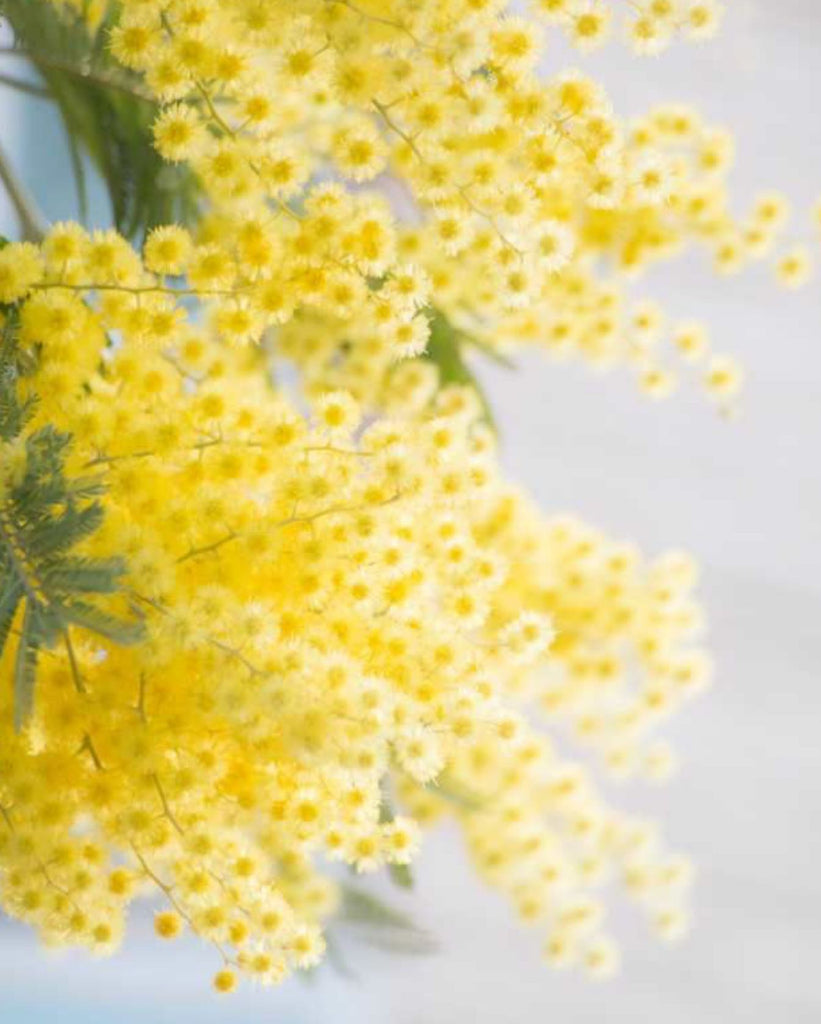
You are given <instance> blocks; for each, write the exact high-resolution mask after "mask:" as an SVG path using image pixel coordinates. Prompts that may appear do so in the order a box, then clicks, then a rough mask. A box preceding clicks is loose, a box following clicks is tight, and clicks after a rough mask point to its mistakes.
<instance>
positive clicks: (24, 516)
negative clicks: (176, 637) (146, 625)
mask: <svg viewBox="0 0 821 1024" xmlns="http://www.w3.org/2000/svg"><path fill="white" fill-rule="evenodd" d="M2 312H3V314H4V316H5V318H6V324H5V326H4V329H3V334H2V343H1V344H0V442H5V443H8V442H13V441H18V442H19V441H20V439H21V438H25V440H24V442H23V443H24V458H23V459H22V460H21V466H20V467H19V471H18V472H14V470H13V468H11V469H10V468H9V467H4V466H3V465H2V463H0V473H3V470H4V468H5V470H6V474H9V476H8V478H6V479H3V481H2V489H0V656H2V654H3V652H4V651H5V648H6V646H7V645H8V644H9V643H12V642H16V650H15V653H14V658H13V670H12V683H13V692H14V724H15V728H16V729H21V728H23V726H24V725H25V724H26V722H27V721H28V719H29V717H30V716H31V712H32V710H33V707H34V691H35V680H36V674H37V663H38V658H39V655H40V652H41V650H42V649H44V648H50V647H54V646H56V645H57V644H63V645H65V648H66V652H67V654H68V658H69V664H70V667H71V670H72V673H73V674H74V681H75V685H76V686H77V688H78V690H82V689H83V683H82V680H81V679H80V676H79V672H78V669H77V664H76V660H75V657H74V651H73V648H72V644H71V635H70V630H71V628H72V627H78V628H81V629H84V630H87V631H89V632H93V633H96V634H98V635H99V636H102V637H105V638H106V639H107V640H110V641H112V642H114V643H121V644H127V643H134V642H136V641H137V640H138V639H139V637H140V635H141V624H140V622H139V621H134V620H132V621H129V620H125V619H121V618H119V617H117V616H115V615H112V614H111V613H110V612H108V611H106V610H105V609H104V608H102V607H100V606H99V605H98V604H97V603H96V600H95V599H96V598H98V597H100V596H102V595H107V594H113V593H115V592H117V591H118V590H119V587H120V578H121V576H122V574H123V572H124V569H125V566H124V563H123V562H122V560H121V559H118V558H110V559H95V558H89V557H86V556H84V555H79V554H77V553H76V552H75V551H74V550H73V549H74V548H76V547H77V545H78V544H80V543H81V542H82V541H84V540H86V539H87V538H88V537H89V536H91V535H92V534H93V533H94V531H95V530H96V529H97V528H98V527H99V526H100V524H101V523H102V519H103V509H102V506H101V505H100V503H99V501H98V500H97V498H98V497H99V495H100V494H101V493H102V490H103V488H102V485H101V482H100V480H99V479H98V478H96V477H92V476H80V477H73V478H70V477H67V476H66V474H65V471H64V466H65V457H66V454H67V452H68V449H69V446H70V443H71V438H70V437H69V435H68V434H65V433H62V432H60V431H58V430H56V429H55V428H54V427H52V426H45V427H41V428H40V429H38V430H36V431H33V432H32V433H30V434H28V436H25V433H24V432H25V428H26V426H27V424H28V422H29V420H30V419H31V414H32V411H33V408H34V405H33V403H32V402H31V401H29V402H21V401H20V397H19V391H18V381H19V379H20V377H21V376H22V375H23V373H24V369H22V368H21V364H24V360H21V358H20V354H19V352H18V349H17V345H16V343H15V322H16V312H15V310H13V309H5V310H3V311H2ZM0 454H2V450H1V449H0ZM4 476H5V474H4ZM21 606H22V608H23V611H22V616H21V617H20V619H19V622H20V625H19V629H17V630H15V629H14V628H13V627H14V623H15V620H16V619H17V618H18V610H19V609H20V607H21Z"/></svg>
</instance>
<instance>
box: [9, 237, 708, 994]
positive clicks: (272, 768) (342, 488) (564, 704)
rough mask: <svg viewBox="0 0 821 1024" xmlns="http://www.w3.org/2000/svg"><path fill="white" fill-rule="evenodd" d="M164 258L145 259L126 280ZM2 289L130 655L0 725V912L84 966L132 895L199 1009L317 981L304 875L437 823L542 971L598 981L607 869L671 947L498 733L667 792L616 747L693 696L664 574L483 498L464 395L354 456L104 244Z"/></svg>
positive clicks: (571, 530)
mask: <svg viewBox="0 0 821 1024" xmlns="http://www.w3.org/2000/svg"><path fill="white" fill-rule="evenodd" d="M182 237H183V236H182V235H180V234H179V233H177V234H172V233H170V232H165V233H163V234H155V235H154V236H152V238H151V239H150V240H149V242H148V244H147V246H146V261H147V262H148V263H150V264H151V265H154V266H156V265H157V263H158V261H161V260H167V259H168V258H169V253H170V251H171V243H172V242H173V244H175V245H176V244H178V243H180V240H181V238H182ZM0 266H1V267H2V274H1V275H0V276H2V280H3V288H4V298H5V299H6V300H7V301H12V300H20V301H19V305H18V315H19V323H20V327H19V331H20V340H21V345H22V346H23V347H24V348H25V349H31V350H33V349H35V348H36V349H37V351H38V353H39V360H38V364H37V370H36V372H35V373H33V374H32V375H31V376H30V377H27V378H25V380H24V383H25V386H26V388H30V389H32V390H33V391H35V392H37V393H39V394H40V395H42V396H45V401H44V402H43V403H42V405H41V408H40V409H39V412H38V416H39V417H42V418H45V419H46V420H48V421H49V422H53V423H56V424H57V425H58V426H59V427H60V428H61V429H64V430H67V431H69V432H70V433H71V435H72V436H73V438H74V448H73V453H72V456H71V459H72V466H73V467H74V468H76V469H78V470H80V469H82V470H84V471H86V472H87V471H89V470H94V471H95V472H99V473H101V474H102V475H103V477H104V480H105V485H106V520H105V525H104V527H103V528H102V529H101V530H99V531H98V532H97V533H95V534H94V535H93V537H92V538H90V539H89V540H88V542H87V549H88V550H87V552H86V553H87V554H88V555H91V556H99V555H104V554H109V553H111V552H117V553H122V554H124V555H125V557H126V561H127V565H128V575H127V579H126V583H125V591H124V595H123V596H122V598H121V600H124V601H127V602H128V603H129V604H130V605H131V606H132V608H134V609H136V610H138V611H139V614H140V615H141V617H142V618H143V620H144V623H145V630H146V632H145V637H144V639H143V641H142V642H141V643H140V644H138V645H136V646H134V647H120V646H117V645H111V644H106V643H105V642H104V641H100V640H98V639H97V638H90V637H88V636H85V635H83V634H82V633H78V634H77V635H76V638H75V642H74V644H72V646H71V648H69V647H67V646H66V647H65V648H63V646H62V645H58V646H57V648H56V649H55V650H54V651H52V652H51V653H50V655H49V656H48V657H46V658H44V659H43V663H42V666H41V670H40V673H39V676H38V698H37V703H36V712H35V717H34V720H33V722H32V724H31V725H30V726H29V728H28V729H27V730H26V731H25V732H24V733H23V734H20V735H17V734H15V733H14V732H13V730H12V727H11V715H10V714H9V713H8V702H9V701H10V700H11V697H12V692H11V688H8V689H6V688H4V690H3V692H2V695H0V700H2V702H3V704H4V705H5V706H4V709H3V714H2V716H0V717H1V718H2V722H3V726H2V729H3V749H4V752H5V754H4V762H3V771H2V784H1V785H0V791H2V797H1V798H0V804H1V805H2V808H3V814H4V817H5V820H6V825H7V828H6V830H5V832H4V833H3V834H2V840H0V841H1V842H2V864H3V900H4V905H5V906H6V908H7V910H8V911H9V912H11V913H13V914H15V915H16V916H19V917H21V918H23V919H25V920H27V921H30V922H31V923H32V924H34V925H35V926H36V927H38V928H39V929H40V930H41V932H42V933H43V935H44V937H45V938H46V939H47V940H48V941H52V942H55V941H56V942H76V943H83V944H87V945H90V946H92V947H94V948H98V949H106V948H109V947H110V946H112V944H113V943H115V942H116V940H117V938H118V937H119V935H120V932H121V930H122V922H123V913H124V909H125V907H126V906H127V904H128V902H129V901H130V899H131V898H133V897H134V896H135V895H137V894H139V893H141V892H143V891H145V890H146V889H151V888H153V889H155V890H157V889H158V890H160V892H161V893H162V895H164V896H165V897H166V898H167V901H168V903H169V908H168V909H167V910H163V911H161V912H160V914H159V915H158V917H157V931H158V933H159V934H160V935H161V936H164V937H171V936H173V935H176V934H177V933H178V932H179V931H180V929H181V928H182V926H183V924H185V925H187V926H188V927H189V928H191V929H192V930H194V931H195V932H197V933H198V934H200V935H202V936H204V937H206V938H207V939H209V940H211V941H212V942H213V943H214V944H215V945H216V947H217V948H218V950H219V952H220V954H221V955H222V956H223V957H224V959H225V963H226V967H225V968H224V969H223V970H222V971H221V973H220V974H219V975H218V976H217V980H216V982H215V983H216V984H217V986H218V987H221V988H224V987H230V986H231V985H232V984H233V978H234V975H233V974H231V973H230V971H231V970H233V969H234V968H240V969H242V970H244V971H247V972H248V973H250V974H251V975H252V976H253V977H256V978H258V979H259V980H261V981H269V982H272V981H276V980H278V979H280V978H281V977H283V976H284V974H285V973H286V972H287V971H288V970H289V969H291V968H292V967H300V966H303V967H304V966H307V965H310V964H312V963H314V962H315V961H316V960H317V959H318V958H319V956H320V955H321V951H322V937H321V930H320V928H319V923H320V922H321V921H322V919H323V918H324V917H325V916H326V915H327V914H329V913H330V912H331V911H332V910H333V908H334V906H335V888H334V886H333V884H332V882H331V881H330V880H329V879H328V878H327V877H326V876H325V875H324V874H323V873H322V871H321V866H322V862H323V860H333V859H336V858H339V859H342V860H344V861H345V862H347V863H349V864H351V865H352V866H354V867H355V868H356V869H358V870H361V871H368V870H373V869H375V868H378V867H379V866H381V865H383V864H386V863H394V864H404V863H406V862H407V861H408V860H409V859H410V857H411V855H412V854H413V852H414V850H415V848H416V845H417V843H418V830H419V825H420V824H425V823H428V822H430V821H433V820H434V819H435V818H436V817H437V815H438V813H439V812H441V811H442V810H451V811H452V812H453V813H454V814H455V815H456V816H457V817H458V818H459V819H460V820H462V821H463V822H464V828H465V832H466V836H467V839H468V841H469V843H470V846H471V848H472V849H473V850H474V851H475V855H476V858H477V862H478V864H479V867H480V870H481V871H482V872H483V873H484V874H486V875H487V876H488V877H489V878H490V879H491V880H493V881H494V882H495V883H496V884H498V885H499V886H500V887H501V888H502V889H504V890H505V891H507V892H509V894H510V895H511V897H512V898H513V899H514V901H515V902H516V904H517V906H518V907H519V908H520V910H521V912H522V914H523V915H524V916H525V917H526V918H529V919H532V920H535V921H540V922H542V923H543V925H545V926H546V928H547V931H548V934H549V941H548V954H547V955H548V958H549V959H550V960H551V961H554V962H564V961H567V960H568V959H569V958H570V957H571V956H576V955H578V956H580V957H583V958H584V959H585V961H586V962H587V964H588V966H589V967H590V969H591V970H592V971H593V972H594V973H601V972H604V971H606V970H607V969H609V968H610V967H612V966H613V962H614V956H615V953H614V952H613V950H612V947H611V943H610V941H609V940H608V939H606V938H605V937H604V936H603V934H602V933H601V931H600V919H601V916H602V910H601V906H600V903H599V902H598V901H597V900H595V899H593V897H592V896H591V892H592V890H593V888H595V887H596V886H597V885H598V884H599V883H600V882H602V881H604V880H606V879H607V878H608V877H609V876H611V875H612V874H613V873H614V872H616V873H618V874H621V875H623V876H624V877H625V879H626V881H627V884H628V885H629V886H630V887H631V888H632V889H634V890H636V891H637V892H638V893H639V895H640V896H641V897H642V899H644V900H646V901H647V903H648V906H649V907H650V909H651V911H652V913H654V914H655V915H657V916H658V915H662V916H663V917H664V920H667V919H668V918H669V919H671V920H672V919H675V920H678V919H679V918H680V916H681V913H682V911H681V909H680V907H679V904H678V902H677V901H678V895H679V891H680V889H681V887H682V886H681V882H682V877H681V875H682V871H681V870H679V868H680V865H679V862H678V861H677V860H675V859H673V860H670V859H669V858H667V857H666V856H664V855H663V854H662V852H660V850H658V849H657V848H656V847H655V846H654V845H653V843H652V841H651V839H652V837H651V836H650V835H649V833H647V830H646V829H645V828H644V827H643V826H642V825H641V824H640V823H636V822H633V821H631V820H630V819H628V818H625V817H624V816H623V815H621V814H620V813H618V812H616V811H615V810H613V809H612V808H610V807H608V806H607V805H606V804H605V803H604V801H603V800H602V798H601V797H600V796H598V795H597V794H596V792H595V789H594V787H593V784H592V781H591V780H590V779H588V778H587V776H586V774H585V772H584V771H583V769H582V768H581V767H580V766H579V765H577V764H574V763H571V762H568V761H566V760H565V759H563V758H562V757H560V756H559V755H558V754H557V753H556V751H554V749H553V747H552V745H551V744H550V742H549V740H548V738H547V736H546V735H545V734H544V733H543V732H542V731H540V730H539V729H537V728H535V727H534V726H532V725H530V724H529V723H528V719H527V717H526V715H525V712H526V710H527V708H528V706H529V705H531V704H532V703H533V701H534V698H536V699H538V701H539V702H540V703H541V705H542V706H543V708H544V710H545V711H547V712H548V714H549V715H550V716H551V717H556V716H559V717H561V718H562V719H565V718H569V719H570V720H571V721H572V723H573V727H574V729H575V730H576V732H577V733H578V734H579V735H580V736H581V737H582V738H584V739H586V740H587V739H589V740H595V741H597V742H599V743H600V744H601V746H602V749H603V752H604V755H605V757H606V759H607V762H608V763H609V764H610V765H611V767H614V768H617V769H618V770H627V769H628V768H629V767H631V766H632V764H633V762H634V761H635V762H636V763H640V764H642V765H643V766H644V767H645V769H646V770H648V771H649V772H651V773H654V774H658V773H659V772H660V771H661V770H663V768H664V765H665V760H666V759H665V756H664V754H663V752H659V751H658V750H654V749H653V748H652V747H650V748H649V749H646V750H642V748H641V740H642V737H643V735H644V734H645V733H646V731H647V729H648V727H650V726H652V724H653V723H654V722H655V721H658V720H659V719H660V718H661V717H663V716H664V714H666V713H667V712H668V711H669V710H670V709H671V708H672V707H674V706H675V704H676V703H677V702H678V700H679V699H680V697H681V696H682V695H683V694H685V693H686V692H687V690H688V689H689V688H691V687H690V685H689V684H694V683H695V682H697V681H698V678H699V677H700V674H701V661H702V657H701V656H700V655H699V654H698V653H697V652H690V649H689V646H688V645H689V642H690V638H691V636H692V635H693V634H694V633H695V632H696V631H697V629H698V626H699V617H698V615H697V613H696V612H695V610H694V608H693V606H692V605H691V603H690V600H689V598H688V596H687V591H688V589H689V587H690V585H691V583H692V572H691V570H690V568H689V566H688V564H687V563H685V562H682V561H681V560H680V559H667V560H664V561H662V562H660V563H658V564H655V565H653V566H644V565H643V564H642V563H641V561H640V559H639V558H638V556H637V555H636V554H635V553H634V552H633V551H632V550H631V549H629V548H624V547H623V546H620V545H616V544H612V543H610V542H608V541H606V540H605V539H604V538H602V537H600V536H598V535H597V534H595V533H594V532H593V531H590V530H587V529H585V528H584V527H582V526H580V525H578V524H573V523H567V522H561V521H557V522H552V523H551V522H545V521H544V520H543V519H542V518H541V517H540V515H539V514H538V513H537V512H536V511H535V510H534V509H533V508H531V507H530V506H529V505H528V504H527V503H526V502H525V501H524V499H523V498H521V497H520V496H519V495H518V493H517V492H516V491H515V490H513V489H512V488H511V487H510V486H509V485H507V484H505V483H504V482H503V481H502V480H501V479H500V478H499V476H498V472H497V470H496V467H495V452H494V443H493V439H492V435H491V434H490V432H489V430H488V428H487V427H486V426H484V425H483V424H482V422H481V408H480V406H479V403H478V400H477V398H476V396H475V394H474V393H473V392H472V391H471V390H470V389H466V388H458V387H452V388H446V389H443V390H440V391H439V392H438V397H436V398H435V399H434V400H433V404H432V405H430V404H429V406H428V408H426V409H424V410H419V409H417V410H415V411H406V412H404V413H402V414H400V415H399V416H395V417H392V418H391V417H382V418H380V419H378V420H377V421H376V422H374V423H372V424H370V425H364V424H363V422H362V415H361V412H360V410H359V408H358V406H357V405H356V403H355V401H354V400H353V399H352V398H351V397H350V395H349V394H347V393H344V392H326V393H325V395H324V396H323V397H322V398H320V399H318V400H317V401H316V402H315V403H314V404H313V406H312V409H311V412H310V416H309V417H308V418H305V417H304V416H303V415H300V414H299V413H298V412H297V411H296V409H295V407H294V406H293V404H292V403H291V402H290V401H289V400H288V399H287V398H286V397H285V396H284V395H283V394H282V393H281V392H275V391H274V390H273V389H272V387H271V385H270V383H269V382H268V380H267V378H266V374H265V372H264V370H263V369H262V368H261V367H260V365H259V363H260V359H261V355H260V352H259V350H257V349H255V348H252V347H248V346H226V345H225V344H224V343H223V340H222V339H220V337H219V335H218V333H216V332H213V331H211V330H210V329H209V328H208V327H207V326H201V327H198V326H195V325H193V324H192V323H190V322H189V321H187V320H186V319H185V318H184V317H183V316H182V315H181V314H180V311H179V309H178V308H177V307H176V306H171V305H169V303H171V302H172V301H173V302H175V301H176V298H177V297H176V296H169V295H168V294H166V293H167V292H168V291H170V290H171V289H169V288H167V287H166V286H164V285H161V284H160V283H158V279H157V278H156V277H155V276H153V275H152V274H151V273H150V272H149V271H147V270H146V269H145V268H144V267H143V265H142V264H141V262H140V259H139V257H138V256H137V255H136V254H135V253H134V252H133V250H131V249H130V247H129V246H128V245H127V244H126V243H125V242H124V241H123V240H122V239H119V238H117V237H116V236H114V235H113V234H111V233H106V234H104V235H91V236H88V235H85V234H84V233H83V232H82V231H80V230H79V229H78V228H76V227H73V226H72V227H67V226H64V225H58V226H56V227H55V228H54V229H53V230H52V231H51V233H50V234H49V236H48V237H47V238H46V240H45V242H44V244H43V246H42V250H39V251H38V250H37V249H36V248H34V247H31V246H29V245H27V244H22V245H11V246H9V247H7V248H6V249H5V250H3V251H2V252H0ZM115 282H116V283H115ZM113 334H118V335H119V337H120V341H119V343H118V344H116V345H113V346H112V345H110V344H108V343H107V339H108V338H110V337H111V336H112V335H113ZM80 379H82V380H83V382H84V385H85V386H84V387H83V388H79V387H78V386H77V385H78V381H79V380H80ZM429 403H430V397H429ZM556 629H558V637H557V638H556V639H555V641H554V631H555V630H556ZM75 632H76V631H75ZM551 645H552V646H553V648H554V656H553V657H550V656H549V651H550V648H551ZM10 657H11V653H10V652H9V654H8V655H7V656H6V665H4V667H3V674H4V678H6V677H9V678H10V676H11V661H10ZM634 660H635V661H636V662H637V663H638V664H639V666H640V667H641V668H640V674H639V676H638V677H636V676H635V673H634V674H633V676H632V677H631V669H630V665H629V663H630V662H632V661H634ZM545 663H546V665H547V675H546V676H543V675H541V674H540V673H539V672H537V671H535V670H536V669H537V668H538V667H539V666H541V665H543V664H545ZM58 781H59V797H58V796H56V792H57V783H58ZM386 787H387V788H389V789H390V788H393V789H394V790H395V794H394V797H392V798H391V799H395V800H396V801H399V802H401V803H402V804H403V806H404V807H406V808H407V810H408V812H409V813H408V815H407V816H402V815H396V814H394V813H393V811H391V812H390V813H389V814H387V815H386V813H385V808H386ZM466 808H467V809H466Z"/></svg>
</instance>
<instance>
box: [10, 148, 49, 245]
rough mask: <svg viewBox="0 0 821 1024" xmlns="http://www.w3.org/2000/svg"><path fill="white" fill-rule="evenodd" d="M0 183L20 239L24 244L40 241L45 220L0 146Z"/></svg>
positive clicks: (44, 227)
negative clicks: (8, 202) (17, 226)
mask: <svg viewBox="0 0 821 1024" xmlns="http://www.w3.org/2000/svg"><path fill="white" fill-rule="evenodd" d="M0 181H2V183H3V187H4V188H5V190H6V194H7V195H8V197H9V200H10V201H11V205H12V206H13V207H14V212H15V214H16V215H17V222H18V224H19V225H20V236H21V237H22V239H23V240H24V241H26V242H40V241H42V239H43V237H44V235H45V233H46V220H45V218H44V217H43V215H42V214H41V213H40V210H39V209H38V208H37V204H36V203H35V201H34V199H33V197H32V196H31V194H30V193H29V191H28V189H27V188H26V186H25V185H24V184H23V183H22V181H20V179H19V178H18V177H17V174H16V172H15V170H14V168H13V167H12V165H11V164H10V163H9V161H8V158H7V157H6V154H5V151H4V150H3V147H2V146H0Z"/></svg>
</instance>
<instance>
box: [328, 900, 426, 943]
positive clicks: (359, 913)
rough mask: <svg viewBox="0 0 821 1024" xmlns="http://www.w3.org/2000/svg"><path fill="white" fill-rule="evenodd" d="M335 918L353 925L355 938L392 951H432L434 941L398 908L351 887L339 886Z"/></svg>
mask: <svg viewBox="0 0 821 1024" xmlns="http://www.w3.org/2000/svg"><path fill="white" fill-rule="evenodd" d="M337 921H338V922H339V924H340V925H348V926H352V927H353V926H355V927H356V930H357V935H358V937H359V938H360V939H361V940H362V941H364V942H367V943H368V944H370V945H373V946H376V947H377V948H379V949H387V950H390V951H392V952H396V953H405V954H416V955H423V954H426V953H432V952H433V951H434V950H435V949H436V944H435V942H434V941H433V939H431V937H430V935H428V933H427V932H425V931H423V930H422V929H420V928H419V927H418V926H417V925H416V924H415V923H414V922H413V920H412V919H411V918H410V917H409V916H408V915H407V914H405V913H403V912H402V911H401V910H396V909H395V908H394V907H391V906H390V905H389V904H387V903H384V902H383V901H382V900H381V899H379V898H378V897H376V896H373V895H372V894H371V893H369V892H366V891H365V890H364V889H359V888H357V887H355V886H351V885H345V886H343V887H342V905H341V907H340V909H339V914H338V917H337Z"/></svg>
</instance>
